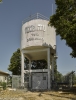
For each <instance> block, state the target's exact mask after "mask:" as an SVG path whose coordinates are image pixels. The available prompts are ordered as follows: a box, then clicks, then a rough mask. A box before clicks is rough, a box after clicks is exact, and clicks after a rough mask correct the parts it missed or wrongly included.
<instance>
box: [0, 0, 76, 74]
mask: <svg viewBox="0 0 76 100" xmlns="http://www.w3.org/2000/svg"><path fill="white" fill-rule="evenodd" d="M52 4H53V13H55V9H56V5H55V1H54V0H2V3H0V70H2V71H5V72H9V71H8V70H7V68H8V66H9V64H10V58H11V56H12V54H13V53H14V52H15V51H16V50H17V49H18V48H20V41H21V27H22V21H23V20H24V19H26V18H28V17H29V16H30V15H33V14H36V13H40V14H42V15H44V16H46V17H48V18H50V16H51V15H52ZM56 41H57V54H58V59H57V69H58V71H59V72H61V73H62V74H66V73H67V72H70V71H72V70H74V71H76V59H75V58H72V57H71V56H70V52H71V51H72V50H71V48H69V47H68V46H66V42H65V41H64V40H61V39H60V36H57V37H56Z"/></svg>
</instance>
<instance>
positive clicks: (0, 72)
mask: <svg viewBox="0 0 76 100" xmlns="http://www.w3.org/2000/svg"><path fill="white" fill-rule="evenodd" d="M0 74H5V75H9V73H7V72H3V71H1V70H0Z"/></svg>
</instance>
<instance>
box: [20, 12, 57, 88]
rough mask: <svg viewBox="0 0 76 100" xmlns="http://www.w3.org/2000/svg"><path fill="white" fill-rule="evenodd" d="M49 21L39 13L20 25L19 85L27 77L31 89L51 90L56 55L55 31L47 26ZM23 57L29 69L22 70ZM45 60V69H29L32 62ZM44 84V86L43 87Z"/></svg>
mask: <svg viewBox="0 0 76 100" xmlns="http://www.w3.org/2000/svg"><path fill="white" fill-rule="evenodd" d="M48 23H49V19H48V18H47V17H45V16H43V15H41V14H39V13H37V14H35V15H31V16H30V17H28V18H27V19H26V20H25V21H23V23H22V32H21V85H22V86H24V84H25V78H24V77H26V76H27V75H28V83H29V87H30V88H31V89H51V82H52V80H54V67H53V60H54V55H55V54H56V33H55V29H54V28H53V27H51V26H49V25H48ZM24 57H26V58H28V59H29V69H26V70H25V69H24V66H25V63H24ZM42 59H44V60H46V61H47V68H46V69H34V70H32V69H31V62H32V61H33V60H42ZM43 84H44V85H43Z"/></svg>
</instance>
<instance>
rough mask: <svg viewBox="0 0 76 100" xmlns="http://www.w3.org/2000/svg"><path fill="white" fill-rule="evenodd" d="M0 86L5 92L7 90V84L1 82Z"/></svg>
mask: <svg viewBox="0 0 76 100" xmlns="http://www.w3.org/2000/svg"><path fill="white" fill-rule="evenodd" d="M0 85H1V86H2V87H3V90H5V89H6V82H0Z"/></svg>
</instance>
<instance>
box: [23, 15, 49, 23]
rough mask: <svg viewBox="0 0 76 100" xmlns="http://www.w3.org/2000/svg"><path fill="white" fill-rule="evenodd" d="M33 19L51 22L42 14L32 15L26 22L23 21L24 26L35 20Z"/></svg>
mask: <svg viewBox="0 0 76 100" xmlns="http://www.w3.org/2000/svg"><path fill="white" fill-rule="evenodd" d="M33 19H42V20H49V18H47V17H45V16H44V15H42V14H40V13H36V14H34V15H30V16H29V17H28V18H26V19H25V20H24V21H22V24H24V23H26V22H28V21H30V20H33Z"/></svg>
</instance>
